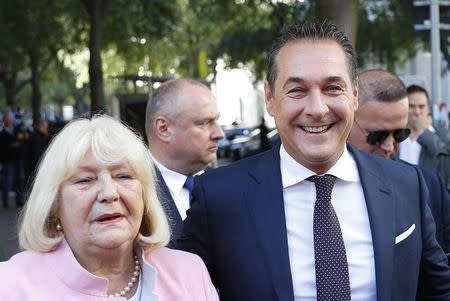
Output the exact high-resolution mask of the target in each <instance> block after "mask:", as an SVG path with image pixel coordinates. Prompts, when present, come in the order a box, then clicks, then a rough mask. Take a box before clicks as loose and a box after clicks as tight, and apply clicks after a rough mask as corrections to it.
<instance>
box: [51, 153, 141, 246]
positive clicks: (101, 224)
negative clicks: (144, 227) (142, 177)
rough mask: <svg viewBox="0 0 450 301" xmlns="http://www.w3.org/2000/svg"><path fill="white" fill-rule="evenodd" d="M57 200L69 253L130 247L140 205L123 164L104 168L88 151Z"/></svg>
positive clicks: (138, 186) (136, 188)
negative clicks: (75, 250) (86, 249)
mask: <svg viewBox="0 0 450 301" xmlns="http://www.w3.org/2000/svg"><path fill="white" fill-rule="evenodd" d="M59 196H60V199H59V204H58V209H57V216H58V218H59V220H60V223H61V226H62V228H63V230H62V231H63V232H64V237H65V239H66V240H67V242H68V243H69V245H70V246H71V248H72V249H79V250H83V248H86V247H87V248H92V247H99V248H104V249H113V248H118V247H126V246H127V245H129V244H131V245H132V244H133V242H134V239H135V238H136V236H137V235H138V233H139V229H140V226H141V222H142V216H143V212H144V201H143V188H142V184H141V182H140V181H139V180H138V179H136V177H135V174H134V172H133V170H132V169H131V167H130V165H129V164H128V163H127V162H119V163H117V164H112V165H110V164H105V163H103V162H101V161H99V160H98V159H97V158H96V157H95V156H94V154H93V153H92V152H91V151H89V152H88V153H87V154H86V155H85V156H84V158H83V160H81V163H80V165H79V166H78V168H77V169H76V171H75V173H74V174H73V175H72V176H71V177H70V178H69V179H68V180H66V181H64V182H63V183H62V185H61V187H60V193H59Z"/></svg>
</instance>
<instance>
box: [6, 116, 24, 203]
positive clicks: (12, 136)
mask: <svg viewBox="0 0 450 301" xmlns="http://www.w3.org/2000/svg"><path fill="white" fill-rule="evenodd" d="M27 139H28V134H27V133H26V132H25V131H23V130H22V129H21V128H19V127H16V126H14V116H13V113H12V111H10V110H6V111H5V113H4V114H3V129H2V130H1V131H0V161H1V164H2V174H3V179H2V195H1V197H2V202H3V208H8V207H9V192H10V191H14V192H15V193H16V200H15V201H16V205H17V207H21V206H22V205H23V191H24V183H25V174H24V147H25V143H26V141H27Z"/></svg>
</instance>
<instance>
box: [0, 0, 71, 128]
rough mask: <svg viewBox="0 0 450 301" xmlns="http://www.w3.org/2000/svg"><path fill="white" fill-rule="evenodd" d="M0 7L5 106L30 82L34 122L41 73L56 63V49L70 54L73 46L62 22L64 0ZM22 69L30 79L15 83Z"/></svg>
mask: <svg viewBox="0 0 450 301" xmlns="http://www.w3.org/2000/svg"><path fill="white" fill-rule="evenodd" d="M0 5H1V6H0V11H1V12H2V18H1V19H0V22H1V25H0V28H2V39H1V43H2V44H1V45H0V46H1V47H0V73H1V76H0V77H1V80H2V83H3V86H4V89H5V91H6V98H7V104H8V105H11V106H14V97H15V96H16V95H17V93H18V92H19V91H20V88H21V87H23V86H24V85H23V83H27V82H30V83H31V85H32V99H31V103H32V110H33V120H34V121H36V120H37V119H38V118H40V109H41V99H42V93H41V76H42V72H43V71H45V70H46V69H47V68H48V66H49V65H50V64H51V63H52V62H56V61H57V56H56V52H57V50H58V49H61V48H65V49H67V50H68V51H69V49H70V48H71V45H73V39H72V37H73V36H74V35H71V33H74V31H73V29H72V28H71V27H68V26H67V24H66V22H65V20H66V16H65V14H64V11H65V9H66V7H67V1H46V0H33V1H31V0H22V1H1V4H0ZM25 68H27V69H28V70H29V72H30V78H29V79H27V80H26V81H24V82H22V83H19V84H18V83H17V80H16V79H17V74H18V73H19V71H21V70H24V69H25Z"/></svg>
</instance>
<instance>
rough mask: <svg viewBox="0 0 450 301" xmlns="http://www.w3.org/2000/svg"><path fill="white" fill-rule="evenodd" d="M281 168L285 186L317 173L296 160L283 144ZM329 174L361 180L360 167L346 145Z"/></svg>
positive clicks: (353, 180)
mask: <svg viewBox="0 0 450 301" xmlns="http://www.w3.org/2000/svg"><path fill="white" fill-rule="evenodd" d="M280 169H281V179H282V183H283V188H286V187H289V186H292V185H295V184H297V183H299V182H301V181H304V180H306V179H307V178H309V177H310V176H313V175H315V174H316V173H314V172H313V171H311V170H309V169H308V168H306V167H304V166H303V165H301V164H300V163H298V162H297V161H295V159H294V158H292V157H291V155H289V154H288V152H287V151H286V149H285V148H284V146H283V144H281V147H280ZM327 174H331V175H333V176H335V177H337V178H339V179H341V180H343V181H346V182H358V181H359V174H358V167H357V165H356V162H355V159H354V158H353V156H352V155H351V154H350V152H349V151H348V150H347V148H346V147H345V148H344V152H343V153H342V155H341V156H340V157H339V159H338V161H337V162H336V164H334V166H333V167H331V168H330V170H329V171H327Z"/></svg>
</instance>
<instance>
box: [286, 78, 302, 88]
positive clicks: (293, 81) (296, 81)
mask: <svg viewBox="0 0 450 301" xmlns="http://www.w3.org/2000/svg"><path fill="white" fill-rule="evenodd" d="M304 82H306V81H305V80H304V79H303V78H302V77H298V76H291V77H289V78H288V79H287V80H286V82H285V83H284V85H283V88H286V86H287V85H288V84H290V83H297V84H300V83H304Z"/></svg>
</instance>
